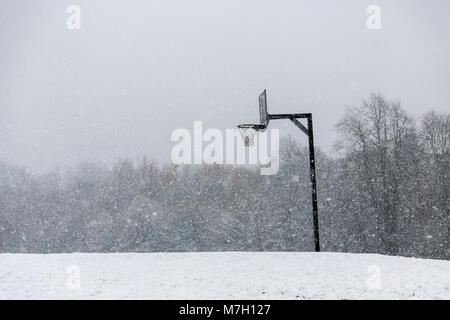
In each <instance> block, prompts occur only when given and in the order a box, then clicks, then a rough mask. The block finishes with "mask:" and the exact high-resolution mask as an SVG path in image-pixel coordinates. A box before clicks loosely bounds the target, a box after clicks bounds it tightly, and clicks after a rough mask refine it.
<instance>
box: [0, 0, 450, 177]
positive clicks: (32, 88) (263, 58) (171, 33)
mask: <svg viewBox="0 0 450 320" xmlns="http://www.w3.org/2000/svg"><path fill="white" fill-rule="evenodd" d="M70 4H77V5H79V6H80V8H81V29H80V30H68V29H67V27H66V20H67V17H68V16H69V15H68V14H67V13H66V9H67V7H68V6H69V5H70ZM371 4H375V5H378V6H379V7H380V8H381V29H380V30H369V29H368V28H367V27H366V20H367V14H366V9H367V7H368V6H369V5H371ZM449 9H450V2H449V1H446V0H441V1H406V0H403V1H400V0H390V1H362V0H352V1H350V0H347V1H335V0H332V1H331V0H330V1H312V0H310V1H298V0H295V1H294V0H293V1H275V0H271V1H264V0H263V1H262V0H247V1H242V0H228V1H218V0H204V1H198V0H189V1H186V0H178V1H162V0H160V1H148V0H147V1H117V0H108V1H106V0H105V1H100V0H89V1H81V0H73V1H56V0H52V1H50V0H41V1H25V0H20V1H17V0H1V1H0V160H7V161H10V162H13V163H18V164H21V165H26V166H28V167H30V168H31V169H33V170H48V169H51V168H52V167H54V166H56V165H63V166H66V165H71V164H74V163H76V162H78V161H105V162H107V163H112V162H114V161H116V160H118V159H120V158H131V159H138V158H139V157H141V156H143V155H144V154H146V155H148V156H149V157H152V158H155V159H157V160H158V161H160V162H166V161H169V157H170V150H171V148H172V146H173V145H174V142H171V141H170V135H171V132H172V131H173V130H174V129H176V128H182V127H184V128H187V129H190V130H192V128H193V121H194V120H203V122H204V127H205V128H208V127H213V128H220V129H225V128H234V127H235V125H236V124H238V123H243V122H244V123H248V122H255V121H257V120H258V95H259V93H260V92H261V91H262V90H263V89H264V88H267V92H268V104H269V112H271V113H288V112H312V113H313V119H314V126H315V139H316V145H318V146H320V147H321V148H322V149H324V150H325V151H327V152H332V146H333V143H334V142H335V139H336V137H335V133H334V131H335V130H334V124H335V123H336V121H337V120H338V119H339V118H340V117H341V116H342V115H343V112H344V110H345V106H346V105H354V104H358V103H359V102H360V101H361V98H363V97H365V96H367V95H368V94H369V93H370V92H372V91H377V92H381V93H383V94H385V95H386V96H387V97H395V98H399V99H401V100H402V102H403V105H404V107H405V108H406V109H407V110H408V111H409V112H410V113H411V114H412V115H414V116H417V115H419V114H421V113H423V112H424V111H426V110H429V109H435V110H441V111H444V110H445V111H450V90H449V89H450V87H449V83H450V62H449V57H450V52H449V51H450V40H449V31H450V18H449V12H450V10H449ZM271 127H272V128H277V127H278V128H280V129H281V135H282V136H283V135H287V134H293V135H295V136H298V137H299V139H301V141H306V140H305V139H304V138H303V137H302V133H301V132H300V131H299V130H298V129H297V128H296V127H294V126H293V125H292V124H291V123H290V122H288V121H286V122H282V121H273V122H272V123H271Z"/></svg>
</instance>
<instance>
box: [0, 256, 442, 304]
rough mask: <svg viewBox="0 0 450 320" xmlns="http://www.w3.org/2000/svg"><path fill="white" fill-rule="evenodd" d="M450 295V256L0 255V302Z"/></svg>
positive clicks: (434, 297) (355, 297) (435, 296)
mask: <svg viewBox="0 0 450 320" xmlns="http://www.w3.org/2000/svg"><path fill="white" fill-rule="evenodd" d="M80 298H83V299H368V298H375V299H379V298H380V299H450V261H438V260H426V259H414V258H402V257H388V256H382V255H370V254H342V253H319V254H317V253H286V252H283V253H281V252H280V253H244V252H221V253H219V252H217V253H122V254H92V253H91V254H85V253H77V254H49V255H38V254H0V299H80Z"/></svg>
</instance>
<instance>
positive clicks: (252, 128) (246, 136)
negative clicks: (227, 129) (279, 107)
mask: <svg viewBox="0 0 450 320" xmlns="http://www.w3.org/2000/svg"><path fill="white" fill-rule="evenodd" d="M238 129H239V132H240V133H241V136H242V139H243V140H244V145H245V146H246V147H249V146H253V145H254V144H255V135H256V132H257V131H264V130H265V129H266V126H265V125H262V124H240V125H238Z"/></svg>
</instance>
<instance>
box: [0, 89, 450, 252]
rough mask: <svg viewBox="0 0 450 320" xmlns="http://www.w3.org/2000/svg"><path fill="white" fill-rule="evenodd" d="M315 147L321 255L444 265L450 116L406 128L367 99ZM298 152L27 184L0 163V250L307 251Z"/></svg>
mask: <svg viewBox="0 0 450 320" xmlns="http://www.w3.org/2000/svg"><path fill="white" fill-rule="evenodd" d="M336 129H337V130H338V132H339V140H338V141H337V143H336V147H335V149H334V152H333V153H332V154H331V155H330V154H325V153H323V152H321V151H320V150H317V149H316V169H317V180H318V196H319V199H318V204H319V223H320V235H321V245H322V250H324V251H337V252H368V253H382V254H390V255H404V256H416V257H431V258H443V259H450V238H449V229H450V219H449V216H450V210H449V209H450V205H449V198H448V194H449V150H450V115H449V114H448V113H437V112H434V111H430V112H427V113H426V114H424V115H423V116H421V117H420V119H418V121H414V120H413V119H412V118H411V117H410V116H409V115H408V114H407V112H406V111H405V110H404V109H403V108H402V106H401V102H400V101H399V100H390V99H387V98H385V97H384V96H382V95H381V94H375V93H374V94H371V95H370V96H369V97H368V98H366V99H363V100H362V103H361V104H360V105H358V106H354V107H349V108H347V110H346V113H345V114H344V116H343V118H342V119H341V120H340V121H339V122H338V123H337V125H336ZM308 161H309V157H308V149H307V147H305V146H302V145H301V144H299V143H298V142H297V141H296V140H295V139H293V138H292V137H287V138H283V139H282V140H281V145H280V170H279V172H278V173H277V174H276V175H273V176H261V175H260V174H259V170H258V169H257V168H249V167H244V166H230V165H195V166H177V165H171V164H167V165H157V164H156V163H155V162H153V161H152V160H151V159H148V158H143V159H142V160H141V161H139V162H137V163H134V162H133V161H131V160H121V161H118V162H117V163H116V164H115V165H114V166H113V167H112V168H110V167H107V166H106V165H105V164H102V163H80V164H79V165H77V166H76V167H75V168H72V169H70V170H69V169H67V170H60V169H55V170H52V171H50V172H48V173H45V174H40V175H36V174H33V173H31V172H29V171H28V170H27V169H26V168H24V167H20V166H17V165H13V164H9V163H6V162H1V163H0V251H1V252H30V253H57V252H130V251H135V252H166V251H230V250H239V251H312V250H313V248H314V246H313V232H312V230H313V226H312V210H311V198H310V197H311V192H310V182H309V162H308Z"/></svg>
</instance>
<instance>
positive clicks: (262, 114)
mask: <svg viewBox="0 0 450 320" xmlns="http://www.w3.org/2000/svg"><path fill="white" fill-rule="evenodd" d="M259 121H260V123H261V124H262V125H264V126H267V125H268V123H269V115H268V113H267V96H266V89H264V91H263V92H262V93H261V94H260V95H259Z"/></svg>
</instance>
